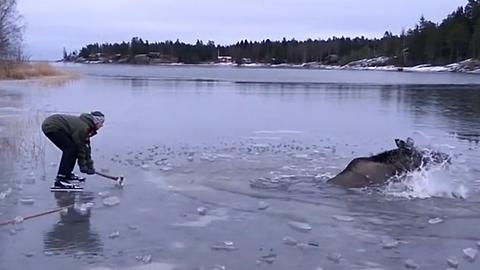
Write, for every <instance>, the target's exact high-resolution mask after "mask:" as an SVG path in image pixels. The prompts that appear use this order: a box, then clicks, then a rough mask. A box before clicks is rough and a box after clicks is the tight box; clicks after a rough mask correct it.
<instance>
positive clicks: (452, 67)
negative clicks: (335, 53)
mask: <svg viewBox="0 0 480 270" xmlns="http://www.w3.org/2000/svg"><path fill="white" fill-rule="evenodd" d="M466 61H467V62H466ZM468 61H469V60H465V61H462V62H458V63H452V64H448V65H445V66H434V65H430V64H422V65H417V66H412V67H399V66H393V65H385V66H349V65H343V66H339V65H325V64H319V63H303V64H276V65H273V64H258V63H255V64H240V65H239V64H235V63H199V64H185V63H148V64H134V63H116V62H111V63H105V62H102V61H86V62H82V63H80V62H69V61H57V62H55V63H63V64H84V65H100V64H103V65H132V66H164V67H205V68H214V67H231V68H265V69H304V70H352V71H355V70H359V71H390V72H392V71H395V72H425V73H439V72H441V73H450V72H452V73H466V74H480V67H478V68H475V69H468V68H467V67H466V66H467V65H468V63H469V62H468Z"/></svg>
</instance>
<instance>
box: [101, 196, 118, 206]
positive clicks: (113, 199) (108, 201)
mask: <svg viewBox="0 0 480 270" xmlns="http://www.w3.org/2000/svg"><path fill="white" fill-rule="evenodd" d="M119 203H120V199H119V198H118V197H117V196H111V197H107V198H105V199H103V204H104V205H106V206H115V205H118V204H119Z"/></svg>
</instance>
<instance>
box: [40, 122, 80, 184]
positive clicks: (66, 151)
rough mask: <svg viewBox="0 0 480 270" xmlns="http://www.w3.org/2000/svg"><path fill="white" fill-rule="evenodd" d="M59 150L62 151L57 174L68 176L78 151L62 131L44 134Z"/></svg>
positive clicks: (69, 137)
mask: <svg viewBox="0 0 480 270" xmlns="http://www.w3.org/2000/svg"><path fill="white" fill-rule="evenodd" d="M45 136H47V137H48V138H49V139H50V141H52V142H53V143H54V144H55V145H56V146H57V147H58V148H59V149H60V150H62V159H61V160H60V165H59V166H58V174H59V175H63V176H70V174H71V173H72V171H73V168H74V167H75V162H76V161H77V155H78V149H77V146H76V145H75V143H74V142H73V140H72V137H71V136H70V135H68V134H67V133H65V132H63V131H55V132H49V133H45Z"/></svg>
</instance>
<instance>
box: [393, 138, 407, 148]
mask: <svg viewBox="0 0 480 270" xmlns="http://www.w3.org/2000/svg"><path fill="white" fill-rule="evenodd" d="M395 144H396V145H397V147H398V148H405V145H406V143H405V141H404V140H400V139H395Z"/></svg>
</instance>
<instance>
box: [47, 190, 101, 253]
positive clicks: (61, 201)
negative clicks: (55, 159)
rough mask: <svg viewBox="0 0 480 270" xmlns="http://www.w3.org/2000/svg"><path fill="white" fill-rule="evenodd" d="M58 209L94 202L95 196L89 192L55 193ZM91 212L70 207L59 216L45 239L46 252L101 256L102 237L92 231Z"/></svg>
mask: <svg viewBox="0 0 480 270" xmlns="http://www.w3.org/2000/svg"><path fill="white" fill-rule="evenodd" d="M54 196H55V200H56V201H57V205H58V207H65V206H69V205H74V204H75V203H77V204H78V203H80V204H81V203H87V202H91V201H92V200H93V198H94V197H93V194H92V193H88V192H83V193H80V194H79V193H74V192H71V193H70V192H54ZM90 216H91V212H90V210H87V211H85V212H82V211H80V210H79V209H78V208H75V207H69V208H67V211H62V212H60V214H59V220H58V222H57V223H55V224H54V225H53V228H52V229H51V230H50V231H48V232H46V233H45V235H44V237H43V243H44V251H46V252H53V253H54V254H57V253H60V254H69V255H71V254H73V255H80V254H82V255H84V254H90V255H99V254H101V253H102V250H103V244H102V242H101V240H100V235H99V234H98V233H96V232H94V231H92V230H91V226H90Z"/></svg>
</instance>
